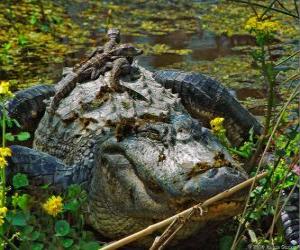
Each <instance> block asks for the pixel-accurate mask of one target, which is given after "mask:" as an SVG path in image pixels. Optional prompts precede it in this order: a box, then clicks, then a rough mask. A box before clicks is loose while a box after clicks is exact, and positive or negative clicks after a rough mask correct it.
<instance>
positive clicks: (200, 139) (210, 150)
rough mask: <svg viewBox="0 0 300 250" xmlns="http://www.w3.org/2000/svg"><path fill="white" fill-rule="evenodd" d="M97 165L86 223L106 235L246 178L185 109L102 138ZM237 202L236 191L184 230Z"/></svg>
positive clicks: (229, 211)
mask: <svg viewBox="0 0 300 250" xmlns="http://www.w3.org/2000/svg"><path fill="white" fill-rule="evenodd" d="M97 164H98V167H97V168H96V171H95V173H94V177H93V180H92V183H91V190H90V196H91V199H90V201H91V202H90V222H91V223H92V225H93V226H94V227H95V228H97V229H98V230H99V231H100V232H102V233H104V234H105V235H107V236H110V237H111V236H112V235H114V237H116V236H122V235H124V231H125V232H127V233H129V232H134V231H136V230H139V229H141V228H142V227H146V226H147V225H149V224H151V223H153V222H155V221H159V220H162V219H164V218H166V217H168V216H171V215H174V214H175V213H177V212H179V211H182V210H183V209H185V208H187V207H189V206H192V205H195V204H197V203H199V202H203V201H205V200H206V199H208V198H209V197H211V196H213V195H216V194H218V193H220V192H222V191H224V190H226V189H228V188H230V187H232V186H234V185H236V184H238V183H240V182H242V181H244V180H245V179H246V174H245V173H244V171H242V170H241V169H240V168H239V167H238V166H237V165H236V163H234V161H233V160H232V159H231V158H230V156H229V155H228V153H227V152H226V150H225V149H224V148H223V147H222V146H221V145H220V143H219V142H218V141H217V140H216V138H215V137H214V136H213V135H212V134H211V133H210V131H209V130H208V129H206V128H204V127H202V126H201V125H200V124H199V122H198V121H196V120H194V119H192V118H191V117H190V116H189V115H187V114H177V115H174V116H172V117H171V118H170V120H169V121H168V122H155V123H152V124H145V125H143V126H140V127H138V128H137V129H136V131H135V133H133V134H130V135H128V136H125V137H123V138H122V139H120V140H119V141H118V140H117V139H116V138H115V137H114V136H108V137H106V138H105V139H103V141H101V143H100V144H99V146H98V151H97ZM104 176H105V178H103V177H104ZM242 201H243V196H241V195H238V196H236V197H233V198H231V199H230V201H225V202H223V203H220V204H218V205H216V206H215V207H212V208H210V209H209V210H208V212H207V213H205V214H204V215H203V216H202V217H201V216H200V217H198V218H194V219H196V220H198V222H196V223H194V224H193V226H192V228H188V230H191V231H193V230H196V228H197V229H198V228H199V227H201V226H204V225H205V222H208V221H210V220H214V221H216V220H222V219H224V218H226V217H227V218H228V217H230V216H232V215H235V214H236V213H237V212H238V211H239V210H240V209H241V207H242ZM105 209H106V211H107V210H108V209H109V213H108V214H107V213H103V211H104V210H105ZM112 211H113V213H112ZM114 216H116V217H118V219H116V218H115V217H114ZM120 218H121V219H120ZM199 221H202V222H203V223H199ZM121 222H122V223H121Z"/></svg>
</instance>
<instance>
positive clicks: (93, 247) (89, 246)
mask: <svg viewBox="0 0 300 250" xmlns="http://www.w3.org/2000/svg"><path fill="white" fill-rule="evenodd" d="M99 248H100V244H99V243H98V242H96V241H90V242H87V243H85V244H83V246H82V250H98V249H99Z"/></svg>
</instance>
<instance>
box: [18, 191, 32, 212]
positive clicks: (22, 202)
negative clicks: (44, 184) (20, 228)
mask: <svg viewBox="0 0 300 250" xmlns="http://www.w3.org/2000/svg"><path fill="white" fill-rule="evenodd" d="M29 198H30V196H29V195H28V194H22V195H21V196H19V197H18V199H17V204H18V206H19V207H20V208H21V209H22V210H27V209H28V204H29Z"/></svg>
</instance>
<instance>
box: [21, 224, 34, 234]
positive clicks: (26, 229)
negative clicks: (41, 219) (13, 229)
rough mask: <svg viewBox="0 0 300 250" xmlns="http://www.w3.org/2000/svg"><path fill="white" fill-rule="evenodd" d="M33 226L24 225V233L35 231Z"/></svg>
mask: <svg viewBox="0 0 300 250" xmlns="http://www.w3.org/2000/svg"><path fill="white" fill-rule="evenodd" d="M33 229H34V228H33V226H29V225H28V226H26V227H24V229H23V232H22V233H23V234H30V233H32V232H33Z"/></svg>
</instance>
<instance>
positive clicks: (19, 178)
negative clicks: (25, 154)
mask: <svg viewBox="0 0 300 250" xmlns="http://www.w3.org/2000/svg"><path fill="white" fill-rule="evenodd" d="M28 185H29V182H28V178H27V175H26V174H21V173H18V174H16V175H15V176H14V177H13V186H14V188H16V189H18V188H21V187H27V186H28Z"/></svg>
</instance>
